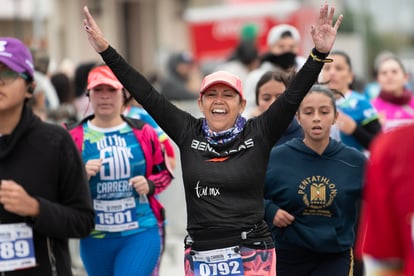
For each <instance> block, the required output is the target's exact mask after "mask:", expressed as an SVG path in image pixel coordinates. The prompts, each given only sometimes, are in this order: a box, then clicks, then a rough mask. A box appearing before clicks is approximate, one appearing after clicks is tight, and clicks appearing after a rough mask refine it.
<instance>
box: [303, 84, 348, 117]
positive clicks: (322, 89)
mask: <svg viewBox="0 0 414 276" xmlns="http://www.w3.org/2000/svg"><path fill="white" fill-rule="evenodd" d="M312 93H320V94H323V95H325V96H327V97H328V98H330V99H331V104H332V106H333V108H334V113H336V112H337V108H336V96H337V95H340V96H341V97H344V94H342V93H341V92H340V91H338V90H336V89H331V88H328V87H327V86H326V85H323V84H314V85H312V87H311V88H310V89H309V91H308V94H307V95H309V94H312ZM298 113H299V109H298Z"/></svg>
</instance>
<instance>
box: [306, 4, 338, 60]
mask: <svg viewBox="0 0 414 276" xmlns="http://www.w3.org/2000/svg"><path fill="white" fill-rule="evenodd" d="M334 13H335V8H334V7H331V8H330V9H329V5H328V4H327V3H325V4H324V5H323V6H322V7H321V9H320V11H319V19H318V21H317V23H316V24H315V25H312V26H311V35H312V39H313V43H314V44H315V48H316V50H318V51H319V52H321V53H329V52H330V51H331V49H332V47H333V45H334V42H335V38H336V33H337V31H338V28H339V26H340V25H341V23H342V20H343V16H342V14H341V15H340V16H339V17H338V19H337V20H336V22H335V25H334V26H332V22H333V16H334Z"/></svg>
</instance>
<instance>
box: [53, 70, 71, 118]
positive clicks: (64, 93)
mask: <svg viewBox="0 0 414 276" xmlns="http://www.w3.org/2000/svg"><path fill="white" fill-rule="evenodd" d="M50 80H51V82H52V84H53V86H54V87H55V89H56V92H57V95H58V97H59V101H60V105H59V107H58V108H57V109H54V110H52V111H51V112H49V116H48V118H49V120H51V121H53V122H56V123H59V124H61V123H75V122H76V121H77V113H76V108H75V106H74V104H73V100H74V98H75V93H74V90H73V84H72V82H71V80H70V79H69V77H68V76H67V75H66V74H65V73H60V72H59V73H55V74H53V75H52V76H51V78H50Z"/></svg>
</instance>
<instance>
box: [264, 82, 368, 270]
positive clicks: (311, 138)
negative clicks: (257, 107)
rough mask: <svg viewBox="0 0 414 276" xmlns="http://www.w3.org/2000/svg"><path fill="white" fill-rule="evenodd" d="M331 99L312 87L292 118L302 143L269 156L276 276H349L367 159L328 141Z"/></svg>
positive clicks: (324, 90) (332, 110) (269, 217)
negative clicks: (299, 131)
mask: <svg viewBox="0 0 414 276" xmlns="http://www.w3.org/2000/svg"><path fill="white" fill-rule="evenodd" d="M337 117H338V112H337V110H336V105H335V96H334V93H333V92H332V91H331V90H329V89H328V88H325V87H323V86H320V85H314V86H313V87H312V88H311V89H310V91H309V93H308V94H307V96H305V98H304V99H303V101H302V103H301V105H300V107H299V109H298V112H297V118H298V121H299V123H300V124H301V125H302V128H303V131H304V135H305V137H304V139H300V138H295V139H292V140H291V141H289V142H287V143H285V144H284V145H281V146H279V147H276V148H274V149H273V150H272V152H271V156H270V159H269V164H268V170H267V174H266V183H265V198H266V199H267V200H266V213H265V215H266V220H267V222H268V224H269V225H270V228H271V231H272V236H273V239H274V241H275V246H276V254H277V265H276V269H277V275H278V276H283V275H297V276H300V275H337V276H340V275H344V276H345V275H352V267H353V252H352V247H353V244H354V240H355V233H354V225H355V223H356V220H357V217H358V211H357V210H358V208H357V204H358V201H359V200H360V199H361V188H362V181H363V174H364V165H365V162H366V158H365V157H364V155H363V154H362V153H361V152H359V151H357V150H355V149H353V148H350V147H347V146H346V145H344V144H343V143H341V142H338V141H336V140H333V139H330V137H329V134H330V129H331V126H332V125H333V124H334V123H335V120H336V119H337Z"/></svg>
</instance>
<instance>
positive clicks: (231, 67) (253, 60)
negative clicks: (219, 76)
mask: <svg viewBox="0 0 414 276" xmlns="http://www.w3.org/2000/svg"><path fill="white" fill-rule="evenodd" d="M258 65H259V51H258V50H257V48H256V45H255V44H254V41H251V40H242V41H240V43H239V44H238V45H237V48H236V49H235V51H234V52H233V53H232V55H231V56H230V58H229V60H228V61H227V62H225V63H224V64H221V65H219V66H218V68H217V70H223V71H228V72H230V73H232V74H234V75H236V76H238V77H239V78H240V79H241V80H242V81H244V80H246V78H247V75H248V74H249V73H250V72H251V71H253V70H254V69H256V68H257V66H258Z"/></svg>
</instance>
